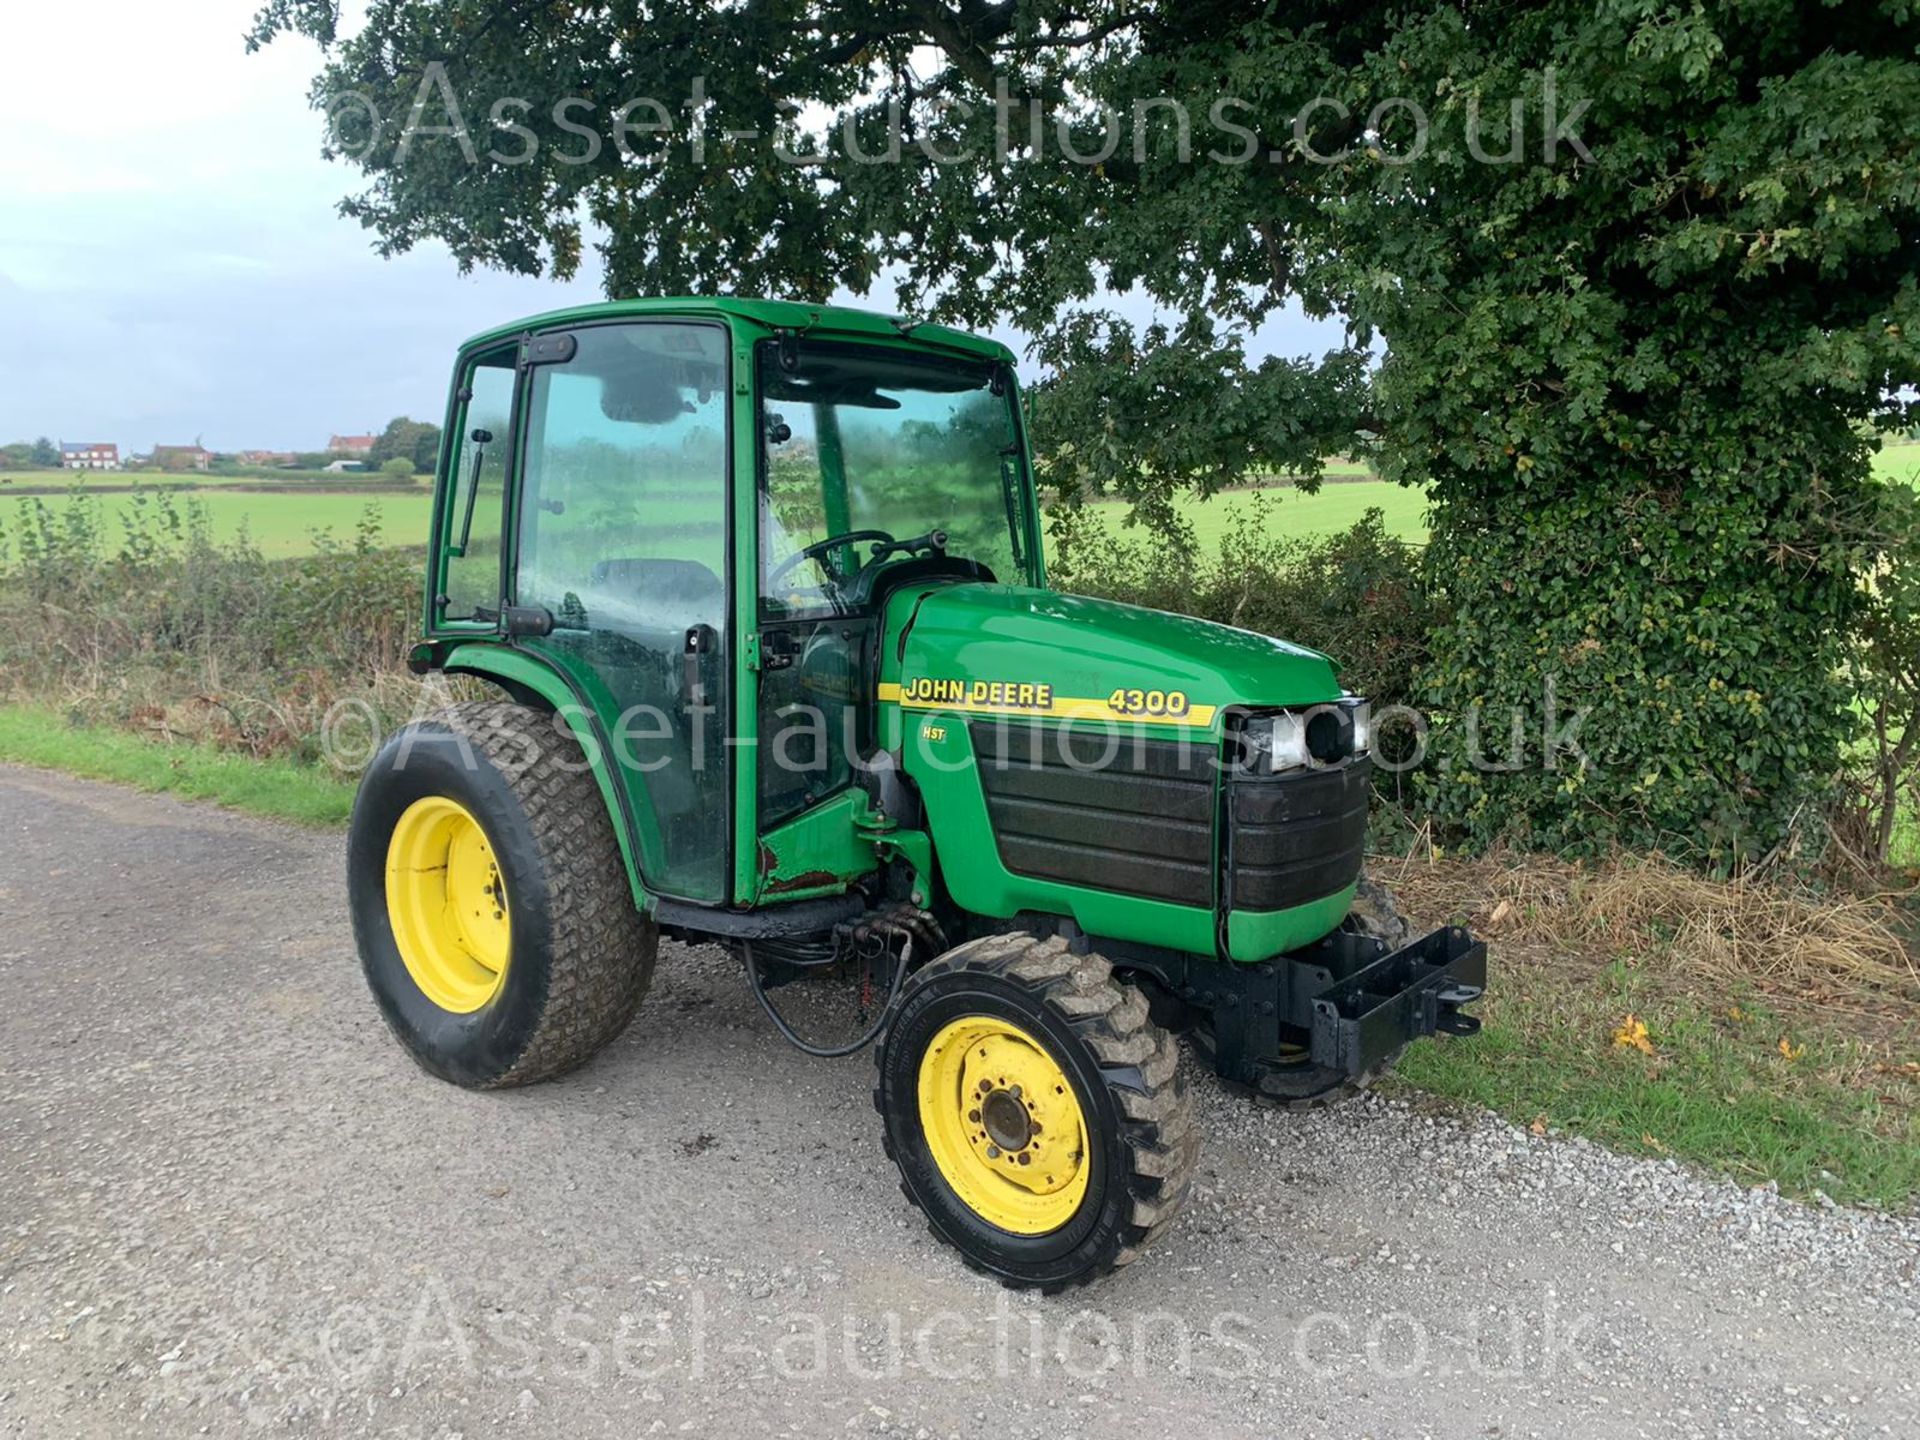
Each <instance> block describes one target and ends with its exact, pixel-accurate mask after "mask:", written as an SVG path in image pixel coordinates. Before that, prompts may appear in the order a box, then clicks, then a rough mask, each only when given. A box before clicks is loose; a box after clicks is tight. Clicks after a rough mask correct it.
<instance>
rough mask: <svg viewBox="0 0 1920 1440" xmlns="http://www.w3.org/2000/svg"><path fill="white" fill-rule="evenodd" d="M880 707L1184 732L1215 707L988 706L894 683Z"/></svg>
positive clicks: (885, 684) (1060, 699) (882, 693)
mask: <svg viewBox="0 0 1920 1440" xmlns="http://www.w3.org/2000/svg"><path fill="white" fill-rule="evenodd" d="M879 699H880V700H881V702H882V703H883V704H888V705H898V706H900V707H901V708H902V709H903V710H955V711H960V712H962V713H964V714H968V715H1028V716H1042V717H1045V718H1046V719H1049V720H1111V721H1113V722H1115V723H1116V724H1121V725H1173V726H1178V727H1180V728H1183V729H1204V728H1206V727H1207V726H1209V725H1211V724H1213V717H1214V715H1215V714H1216V713H1217V712H1218V710H1219V708H1220V707H1219V706H1217V705H1190V706H1188V707H1187V711H1186V713H1185V714H1184V715H1136V714H1132V713H1129V712H1127V711H1124V710H1116V709H1114V708H1113V706H1112V705H1110V704H1108V703H1107V702H1106V701H1105V700H1095V699H1091V698H1088V697H1080V696H1072V695H1056V696H1054V697H1053V698H1052V699H1051V700H1049V701H1048V702H1047V703H1046V704H1044V705H990V704H987V703H985V702H975V701H971V700H915V699H909V698H908V697H907V695H906V694H905V692H903V691H902V690H901V688H900V686H899V685H898V684H896V683H894V682H893V681H890V680H885V681H882V682H881V683H880V687H879Z"/></svg>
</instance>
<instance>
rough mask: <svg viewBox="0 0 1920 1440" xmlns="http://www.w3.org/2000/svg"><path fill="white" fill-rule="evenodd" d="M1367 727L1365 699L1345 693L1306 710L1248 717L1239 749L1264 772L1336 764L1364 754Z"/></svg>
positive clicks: (1369, 731) (1367, 742)
mask: <svg viewBox="0 0 1920 1440" xmlns="http://www.w3.org/2000/svg"><path fill="white" fill-rule="evenodd" d="M1372 730H1373V726H1372V721H1371V717H1370V716H1369V715H1368V713H1367V702H1366V701H1364V700H1362V699H1360V698H1358V697H1357V696H1347V697H1345V698H1343V699H1341V700H1338V701H1335V702H1333V703H1330V704H1324V705H1315V706H1312V707H1310V708H1308V709H1305V710H1282V711H1279V712H1277V713H1274V714H1270V715H1255V716H1252V717H1250V718H1249V719H1248V721H1247V726H1246V731H1245V741H1244V744H1245V747H1246V748H1245V749H1244V750H1243V751H1242V753H1243V754H1244V755H1245V756H1246V757H1247V760H1248V762H1249V763H1251V764H1253V765H1255V766H1256V767H1258V768H1259V769H1261V770H1263V771H1265V772H1266V773H1269V774H1279V773H1281V772H1283V771H1287V770H1298V769H1300V768H1302V767H1303V766H1309V765H1311V766H1315V767H1324V766H1329V765H1340V764H1344V763H1345V762H1346V761H1348V760H1351V759H1353V758H1354V757H1355V756H1358V755H1364V754H1366V753H1367V748H1368V746H1369V745H1370V744H1371V743H1372V739H1373V734H1372Z"/></svg>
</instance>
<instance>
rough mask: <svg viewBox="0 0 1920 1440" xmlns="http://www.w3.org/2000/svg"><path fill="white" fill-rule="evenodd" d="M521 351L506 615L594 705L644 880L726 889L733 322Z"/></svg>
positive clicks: (670, 889) (674, 888)
mask: <svg viewBox="0 0 1920 1440" xmlns="http://www.w3.org/2000/svg"><path fill="white" fill-rule="evenodd" d="M522 355H523V363H522V377H523V378H522V380H521V386H520V397H519V399H520V404H519V416H520V420H519V445H518V450H519V466H518V473H517V479H516V485H515V489H514V498H513V499H512V500H511V502H510V503H511V504H512V506H513V507H514V510H515V517H516V524H515V526H514V530H515V547H514V552H513V555H512V557H511V559H512V564H511V572H512V573H511V593H512V597H513V604H514V605H515V606H516V607H518V608H517V609H516V610H515V611H514V612H513V615H512V620H513V623H512V624H511V625H510V626H509V629H510V630H513V631H515V632H516V633H518V634H520V635H521V636H522V637H523V638H522V640H521V643H522V644H524V645H525V646H526V647H527V648H529V649H531V650H534V651H537V652H538V653H540V654H541V655H543V656H544V657H546V658H547V659H548V660H549V661H550V662H551V663H552V664H553V665H555V666H556V667H557V668H558V669H559V670H560V671H561V672H562V673H563V674H564V675H565V676H566V677H567V679H568V681H569V682H570V683H571V685H572V687H573V689H574V692H575V693H576V695H578V696H579V697H580V698H581V700H582V702H583V703H584V704H585V706H586V707H587V708H588V710H589V711H590V712H591V713H592V716H593V719H594V721H595V722H596V723H595V728H596V730H597V731H598V733H599V734H600V735H601V736H602V737H604V743H605V745H606V747H607V749H608V751H609V752H610V756H611V759H612V761H613V764H614V767H615V770H616V773H617V775H618V777H619V780H620V783H621V785H622V786H623V788H624V790H625V793H626V797H627V801H628V805H627V808H628V810H629V811H630V819H631V823H632V825H633V827H634V834H635V840H636V842H637V844H636V852H637V854H638V856H639V861H640V869H641V877H642V879H643V880H644V881H645V883H646V885H647V888H648V889H649V890H650V891H652V892H653V893H654V894H657V895H664V896H671V897H675V898H679V899H684V900H693V901H702V902H719V901H724V900H726V899H727V898H729V896H728V891H729V888H730V884H729V882H730V879H731V875H732V868H731V867H732V854H731V849H730V836H731V833H732V824H731V821H732V807H731V804H730V803H729V801H730V793H731V792H730V787H729V774H728V767H729V763H730V758H731V756H730V747H729V746H727V745H726V744H725V743H724V741H725V736H726V734H727V726H728V719H729V713H730V708H729V707H730V701H731V699H732V697H731V694H730V693H729V681H728V673H729V669H730V664H729V658H728V641H727V637H728V635H729V634H730V633H731V631H730V627H729V624H728V618H729V613H730V603H729V596H730V593H731V590H730V586H729V583H728V582H729V576H730V568H729V550H730V547H729V545H728V543H727V536H728V520H729V513H730V512H729V506H728V489H729V485H728V476H729V456H728V448H727V434H728V393H729V392H728V383H727V367H728V344H727V333H726V331H725V329H724V328H723V327H722V326H720V325H718V324H712V323H700V322H695V321H685V320H638V321H622V322H616V323H608V324H599V325H588V326H581V327H578V328H575V329H571V330H556V331H549V332H545V333H543V334H540V335H536V336H533V337H530V338H529V340H528V341H527V342H525V344H524V346H523V349H522ZM528 612H531V617H530V618H529V614H528ZM549 623H550V624H551V629H550V630H548V631H547V632H546V633H544V634H541V633H537V632H538V631H540V630H542V629H544V628H545V627H546V626H547V625H548V624H549ZM530 632H532V633H530Z"/></svg>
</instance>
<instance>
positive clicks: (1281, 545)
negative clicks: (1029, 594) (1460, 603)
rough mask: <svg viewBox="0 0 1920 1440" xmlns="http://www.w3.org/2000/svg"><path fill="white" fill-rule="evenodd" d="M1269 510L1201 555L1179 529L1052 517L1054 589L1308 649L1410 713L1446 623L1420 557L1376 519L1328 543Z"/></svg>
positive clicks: (1257, 510) (1262, 502) (1263, 503)
mask: <svg viewBox="0 0 1920 1440" xmlns="http://www.w3.org/2000/svg"><path fill="white" fill-rule="evenodd" d="M1271 509H1272V507H1271V505H1270V504H1269V503H1268V501H1267V500H1266V498H1265V497H1263V496H1255V497H1254V498H1253V499H1252V500H1251V501H1250V502H1249V503H1248V504H1246V505H1244V506H1240V507H1236V508H1235V510H1234V512H1233V515H1232V518H1231V520H1230V521H1229V523H1228V528H1227V531H1226V533H1225V534H1224V535H1223V536H1222V537H1221V540H1220V544H1219V549H1218V550H1217V552H1215V553H1214V554H1212V555H1208V554H1205V553H1203V552H1202V551H1201V549H1200V546H1199V544H1198V542H1197V541H1196V540H1195V538H1194V535H1193V532H1192V530H1191V528H1190V527H1188V526H1187V525H1186V524H1185V522H1183V521H1181V520H1178V519H1177V518H1176V519H1174V520H1172V521H1171V522H1170V523H1169V524H1168V527H1167V529H1166V531H1165V533H1164V534H1161V535H1157V536H1149V535H1144V534H1125V533H1123V534H1120V535H1115V534H1114V533H1113V532H1112V531H1110V530H1109V529H1108V528H1107V527H1106V526H1105V525H1104V524H1103V523H1102V522H1101V521H1100V519H1099V518H1098V517H1097V516H1096V515H1094V514H1093V513H1090V512H1088V511H1086V510H1083V509H1079V508H1077V507H1072V506H1067V507H1062V508H1060V509H1058V510H1056V511H1054V512H1053V514H1052V525H1051V534H1052V538H1053V547H1052V555H1053V559H1052V563H1051V568H1052V572H1053V580H1054V583H1056V584H1058V585H1059V586H1061V588H1063V589H1069V590H1077V591H1079V592H1080V593H1081V594H1085V595H1097V596H1101V597H1103V598H1106V599H1110V600H1124V601H1126V602H1128V603H1129V604H1134V605H1145V606H1148V607H1149V608H1151V609H1155V610H1171V611H1177V612H1180V613H1182V614H1189V615H1198V616H1200V617H1201V618H1202V619H1206V620H1214V621H1218V622H1219V623H1221V624H1223V625H1233V626H1237V627H1238V628H1240V629H1243V630H1254V631H1258V632H1259V633H1261V634H1263V635H1275V636H1279V637H1280V638H1282V639H1285V640H1291V641H1293V642H1294V643H1296V644H1299V645H1307V646H1311V647H1312V648H1313V649H1315V650H1320V651H1324V652H1325V653H1326V654H1328V655H1330V656H1332V657H1333V660H1334V662H1335V663H1336V664H1337V665H1338V666H1339V667H1340V678H1341V682H1342V683H1343V684H1344V685H1345V686H1346V687H1347V688H1348V689H1349V690H1352V691H1354V692H1355V693H1356V694H1361V695H1365V696H1367V697H1369V698H1370V699H1371V700H1373V702H1374V703H1375V704H1376V705H1379V706H1385V705H1403V704H1406V705H1410V704H1414V703H1416V701H1417V695H1416V689H1415V686H1416V677H1417V675H1418V672H1419V669H1420V667H1421V666H1422V665H1423V664H1424V663H1425V662H1426V658H1427V645H1428V636H1429V635H1430V634H1431V633H1432V632H1433V630H1434V629H1435V627H1436V626H1437V625H1438V624H1439V623H1440V622H1441V620H1442V619H1443V618H1444V610H1443V607H1442V605H1441V603H1440V601H1439V599H1438V598H1437V596H1436V595H1435V593H1434V591H1433V589H1432V588H1431V587H1430V586H1429V585H1428V583H1427V582H1426V580H1425V578H1424V577H1423V575H1422V573H1421V558H1420V551H1419V547H1417V546H1411V545H1408V544H1406V543H1405V542H1404V541H1400V540H1396V539H1394V538H1393V536H1391V535H1389V534H1388V533H1387V528H1386V518H1385V516H1384V515H1383V514H1382V513H1381V512H1380V511H1379V510H1369V511H1367V513H1366V514H1365V515H1364V516H1363V517H1362V518H1361V520H1360V522H1359V523H1358V524H1356V525H1355V526H1354V527H1353V528H1352V529H1350V530H1344V531H1341V532H1340V533H1338V534H1335V535H1326V536H1288V535H1284V534H1282V533H1280V527H1279V526H1278V525H1276V524H1275V523H1274V521H1273V516H1272V513H1271Z"/></svg>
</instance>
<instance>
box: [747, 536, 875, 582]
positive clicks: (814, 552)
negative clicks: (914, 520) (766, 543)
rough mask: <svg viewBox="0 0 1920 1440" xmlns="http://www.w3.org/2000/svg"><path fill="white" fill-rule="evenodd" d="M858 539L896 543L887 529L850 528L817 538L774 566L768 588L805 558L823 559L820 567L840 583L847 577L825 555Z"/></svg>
mask: <svg viewBox="0 0 1920 1440" xmlns="http://www.w3.org/2000/svg"><path fill="white" fill-rule="evenodd" d="M856 540H879V541H882V542H884V543H885V544H888V545H892V544H894V543H895V541H894V538H893V536H891V535H889V534H888V533H887V532H886V531H885V530H848V531H845V532H843V533H842V534H839V535H829V536H827V538H826V539H824V540H816V541H814V542H813V544H811V545H808V546H807V547H805V548H804V549H801V550H796V551H794V552H793V554H791V555H789V556H788V557H787V558H786V559H784V560H782V561H781V562H780V563H779V564H778V565H776V566H774V567H773V573H772V574H770V575H768V576H767V588H768V589H769V590H771V589H773V588H774V586H776V585H777V584H779V583H780V581H781V580H783V579H785V578H786V574H787V572H788V571H789V570H792V569H793V568H795V567H796V566H797V565H799V564H800V562H801V561H803V560H821V561H822V564H821V567H820V568H821V569H823V570H825V571H826V572H827V574H828V575H829V576H830V577H831V578H832V580H833V583H834V584H836V585H838V584H839V583H840V581H841V580H842V579H843V578H845V577H843V576H842V575H841V574H840V572H839V571H837V570H835V569H834V568H833V566H832V565H830V564H827V563H825V561H824V558H823V557H825V556H826V555H827V554H828V552H830V551H833V550H838V549H839V548H840V547H841V546H843V545H851V544H853V543H854V542H855V541H856Z"/></svg>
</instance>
